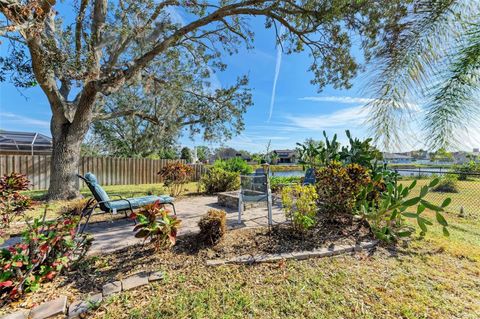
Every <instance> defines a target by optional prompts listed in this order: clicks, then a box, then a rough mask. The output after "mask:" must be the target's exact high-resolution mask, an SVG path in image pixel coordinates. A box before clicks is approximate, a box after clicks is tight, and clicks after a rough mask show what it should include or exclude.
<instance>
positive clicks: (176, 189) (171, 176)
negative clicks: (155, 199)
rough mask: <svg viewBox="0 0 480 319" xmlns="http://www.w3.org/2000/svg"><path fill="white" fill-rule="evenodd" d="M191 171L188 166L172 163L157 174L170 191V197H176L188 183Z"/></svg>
mask: <svg viewBox="0 0 480 319" xmlns="http://www.w3.org/2000/svg"><path fill="white" fill-rule="evenodd" d="M192 172H193V169H192V167H190V166H189V165H186V164H183V163H180V162H174V163H169V164H167V165H165V166H164V167H162V169H161V170H160V172H158V173H157V174H158V175H160V177H161V178H162V181H163V183H164V184H165V186H166V187H168V188H169V189H170V194H171V195H172V196H178V195H180V194H181V193H182V189H183V185H184V184H186V183H188V181H189V180H190V177H191V175H192Z"/></svg>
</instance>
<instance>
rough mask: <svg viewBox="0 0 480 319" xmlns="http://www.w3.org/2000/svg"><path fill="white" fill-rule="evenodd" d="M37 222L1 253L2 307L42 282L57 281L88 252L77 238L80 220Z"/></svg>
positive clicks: (82, 242)
mask: <svg viewBox="0 0 480 319" xmlns="http://www.w3.org/2000/svg"><path fill="white" fill-rule="evenodd" d="M45 215H46V210H45V213H44V215H43V217H42V218H36V219H34V220H33V222H32V223H30V222H28V223H27V227H28V229H27V231H25V232H24V233H23V235H22V241H21V242H20V243H18V244H15V245H13V246H11V247H9V248H8V249H2V250H1V251H0V268H1V269H2V272H1V273H0V296H1V300H2V303H5V302H8V301H12V300H15V299H18V298H19V297H20V296H21V295H22V294H23V293H24V292H30V291H36V290H37V289H38V288H39V287H40V284H41V283H42V282H45V281H50V280H53V279H54V278H55V276H57V275H58V274H59V273H60V272H61V271H62V270H63V269H64V268H65V267H68V266H69V265H70V264H71V262H72V261H73V260H75V259H76V258H78V257H79V256H82V254H83V252H84V250H85V247H86V245H85V243H86V242H85V240H84V238H78V237H77V235H76V232H75V231H76V229H77V226H78V221H79V218H78V217H60V218H58V219H56V220H53V221H47V220H46V219H45Z"/></svg>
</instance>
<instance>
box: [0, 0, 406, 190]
mask: <svg viewBox="0 0 480 319" xmlns="http://www.w3.org/2000/svg"><path fill="white" fill-rule="evenodd" d="M410 2H411V1H406V0H393V1H382V0H364V1H354V2H352V1H345V0H329V1H318V0H302V1H292V0H281V1H276V0H275V1H273V0H253V1H242V0H227V1H221V2H218V1H183V0H182V1H176V0H166V1H160V2H156V1H153V0H141V1H138V0H135V1H134V0H126V1H111V2H108V1H105V0H92V1H83V0H82V1H80V2H79V3H77V2H68V3H62V4H60V3H58V4H57V2H55V1H42V2H41V1H21V0H5V1H0V12H1V13H2V14H3V17H2V18H1V19H2V21H1V22H2V23H1V26H0V36H4V37H5V39H6V41H7V42H6V43H7V44H8V48H6V49H5V50H4V51H2V52H5V53H4V54H3V55H4V56H5V57H2V61H0V62H1V63H2V68H0V70H2V71H1V72H0V80H12V82H13V83H14V84H16V85H18V86H24V87H25V86H32V85H35V84H38V85H39V86H40V87H41V89H42V90H43V92H44V94H45V95H46V97H47V98H48V101H49V103H50V108H51V111H52V120H51V131H52V137H53V153H52V174H51V180H50V189H49V197H50V198H51V199H60V198H69V197H74V196H76V195H78V189H77V184H78V183H77V178H76V176H75V173H76V169H77V167H78V163H79V160H80V145H81V143H82V141H83V139H84V138H85V136H86V134H87V132H88V130H89V128H90V126H91V123H92V122H95V121H102V120H107V119H112V118H113V117H122V116H125V115H126V114H130V115H135V116H136V117H140V118H144V119H145V118H148V120H149V121H150V120H153V123H163V121H161V117H160V121H159V120H158V118H157V119H152V118H151V116H152V114H151V113H149V112H146V111H145V110H144V109H142V108H140V109H139V108H138V104H133V105H131V108H130V109H125V108H124V109H116V108H114V109H113V110H110V109H106V108H104V107H103V103H102V101H103V100H104V99H107V100H108V96H110V95H112V94H115V93H116V92H118V91H120V90H122V89H124V88H125V87H127V86H131V85H133V86H137V85H140V86H142V87H143V89H144V90H145V89H147V91H148V86H149V85H150V87H153V86H152V83H157V85H159V86H163V87H164V88H165V89H166V90H170V88H169V86H168V83H169V82H170V80H171V79H172V74H171V73H169V70H170V68H169V66H170V64H171V63H179V62H181V63H184V64H185V65H186V66H185V68H184V69H183V72H185V73H189V72H190V73H191V71H192V70H198V72H194V73H191V74H193V76H195V77H197V80H198V81H200V82H201V83H202V86H201V88H202V89H201V90H195V89H198V86H193V87H188V90H189V91H190V92H189V93H188V94H189V95H190V96H191V97H192V99H197V98H199V99H201V102H199V105H200V106H199V109H198V110H199V114H195V115H197V116H195V117H193V118H195V119H196V120H198V119H199V120H200V121H202V122H204V123H205V122H209V121H204V119H203V118H202V116H205V114H210V113H207V112H204V113H202V110H204V107H205V106H206V105H207V106H208V107H210V105H211V103H213V104H215V103H218V104H219V105H222V106H223V107H224V108H228V107H229V105H231V103H233V104H234V105H235V106H236V107H235V109H236V110H240V112H242V111H243V107H244V106H248V103H250V100H249V96H250V95H249V92H248V91H245V89H246V81H245V78H244V77H239V79H238V81H237V82H235V83H233V84H230V85H226V86H222V88H221V90H220V92H219V90H218V89H217V88H215V87H214V85H212V80H211V79H212V75H213V72H215V71H217V72H221V71H224V70H225V69H226V65H225V63H224V62H223V61H222V56H223V55H225V54H234V53H236V52H237V51H238V50H239V49H240V48H241V47H242V46H243V47H246V48H252V47H253V44H254V35H255V34H254V32H252V28H251V23H252V21H256V22H258V21H264V23H265V24H264V25H265V27H266V28H269V29H272V30H274V31H277V32H275V33H274V34H275V36H276V37H275V39H276V40H278V41H282V44H283V48H284V51H285V53H287V54H290V53H297V52H301V51H305V50H306V51H308V52H309V53H310V55H311V59H312V63H311V67H310V71H311V72H312V73H313V79H312V83H314V84H316V85H317V86H318V88H319V89H322V88H323V87H325V86H326V85H329V84H331V85H333V86H334V87H335V88H341V87H344V88H348V87H350V86H351V80H352V78H354V77H355V76H356V75H357V72H358V70H359V69H360V68H361V65H359V63H358V62H357V61H356V60H355V58H354V57H353V55H352V52H353V50H352V42H353V41H352V40H351V39H352V38H355V39H356V40H357V39H359V40H360V41H361V48H362V49H363V52H364V55H365V57H366V58H367V60H368V59H369V58H370V57H371V56H372V54H373V53H374V52H375V51H374V50H376V48H375V45H376V44H377V43H379V42H383V41H382V39H384V38H386V37H387V36H388V35H389V32H390V31H391V30H392V29H395V30H397V29H402V27H403V25H402V24H401V23H399V21H398V19H397V18H396V17H397V16H398V15H399V13H401V12H403V11H405V10H407V8H408V7H409V6H410ZM178 16H180V18H178ZM183 17H188V19H185V21H184V20H183ZM256 18H258V19H256ZM282 26H283V28H282ZM282 29H284V30H285V32H283V33H281V34H280V33H279V32H278V31H279V30H282ZM172 69H173V70H178V69H182V68H176V67H174V68H172ZM158 70H160V72H157V71H158ZM32 73H33V75H32ZM174 75H176V74H174ZM197 94H199V96H196V95H197ZM237 94H239V95H240V96H241V98H240V100H235V99H233V102H231V101H232V100H231V99H230V98H231V97H232V96H236V95H237ZM215 100H217V102H215ZM210 102H211V103H210ZM247 102H248V103H247ZM191 105H195V104H191ZM168 110H169V109H168V108H167V109H166V110H165V111H168ZM149 111H150V109H149ZM227 113H228V112H227ZM163 114H164V112H161V115H163ZM196 120H195V121H196ZM186 121H187V122H188V121H190V118H187V119H186ZM215 123H216V124H215ZM209 124H210V125H209V126H208V127H207V126H205V127H202V129H203V130H204V131H205V132H204V134H207V135H209V134H210V130H213V131H218V130H217V129H218V127H217V125H223V123H219V122H214V124H211V123H209ZM242 128H243V127H242V126H240V127H239V129H242ZM196 130H198V128H196V129H194V132H195V131H196Z"/></svg>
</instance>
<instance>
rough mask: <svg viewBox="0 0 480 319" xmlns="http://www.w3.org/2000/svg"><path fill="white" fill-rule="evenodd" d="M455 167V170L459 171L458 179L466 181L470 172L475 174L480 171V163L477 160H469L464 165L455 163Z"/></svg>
mask: <svg viewBox="0 0 480 319" xmlns="http://www.w3.org/2000/svg"><path fill="white" fill-rule="evenodd" d="M453 169H454V171H455V172H458V173H459V174H458V180H460V181H466V180H468V177H469V175H470V174H475V173H478V172H479V171H480V164H478V163H475V161H469V162H468V163H465V164H462V165H455V166H454V167H453Z"/></svg>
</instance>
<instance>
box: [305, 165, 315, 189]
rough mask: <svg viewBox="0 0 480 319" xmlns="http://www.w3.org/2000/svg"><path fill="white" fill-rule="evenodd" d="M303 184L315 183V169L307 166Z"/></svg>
mask: <svg viewBox="0 0 480 319" xmlns="http://www.w3.org/2000/svg"><path fill="white" fill-rule="evenodd" d="M302 185H303V186H305V185H315V169H314V168H307V171H306V172H305V177H304V178H303V183H302Z"/></svg>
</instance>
